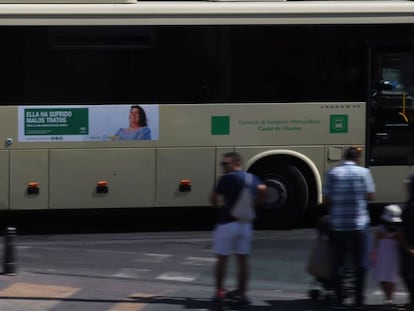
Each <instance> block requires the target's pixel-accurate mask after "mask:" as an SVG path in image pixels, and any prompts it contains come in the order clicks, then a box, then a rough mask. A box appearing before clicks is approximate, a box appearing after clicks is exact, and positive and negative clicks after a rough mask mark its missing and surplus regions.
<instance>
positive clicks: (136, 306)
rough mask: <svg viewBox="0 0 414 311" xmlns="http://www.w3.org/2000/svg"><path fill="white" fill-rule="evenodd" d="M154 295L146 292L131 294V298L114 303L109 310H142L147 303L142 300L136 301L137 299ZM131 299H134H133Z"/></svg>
mask: <svg viewBox="0 0 414 311" xmlns="http://www.w3.org/2000/svg"><path fill="white" fill-rule="evenodd" d="M153 296H154V295H150V294H145V293H134V294H132V295H131V298H130V299H129V300H125V302H120V303H117V304H116V305H114V306H113V307H112V308H111V309H109V310H108V311H141V310H144V308H145V307H146V305H147V304H146V303H141V302H135V301H134V300H135V299H138V298H147V297H153ZM131 299H134V300H132V301H131Z"/></svg>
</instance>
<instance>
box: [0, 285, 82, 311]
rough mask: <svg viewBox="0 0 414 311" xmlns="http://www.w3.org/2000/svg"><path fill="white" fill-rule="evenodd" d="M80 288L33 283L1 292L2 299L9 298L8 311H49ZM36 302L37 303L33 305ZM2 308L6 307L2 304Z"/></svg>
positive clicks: (14, 286) (11, 287)
mask: <svg viewBox="0 0 414 311" xmlns="http://www.w3.org/2000/svg"><path fill="white" fill-rule="evenodd" d="M79 290H80V288H76V287H66V286H54V285H42V284H31V283H19V282H18V283H14V284H12V285H10V286H8V287H6V288H4V289H3V290H1V291H0V297H1V298H3V299H4V298H9V299H8V301H9V302H10V306H11V307H10V309H8V310H39V311H40V310H49V309H50V308H52V307H54V306H55V305H57V304H59V303H61V300H64V298H67V297H69V296H72V295H73V294H74V293H76V292H77V291H79ZM33 300H36V303H35V304H34V303H33ZM2 306H4V305H3V304H2Z"/></svg>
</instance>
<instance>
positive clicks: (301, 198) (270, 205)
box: [256, 165, 309, 227]
mask: <svg viewBox="0 0 414 311" xmlns="http://www.w3.org/2000/svg"><path fill="white" fill-rule="evenodd" d="M256 174H257V175H258V176H259V177H260V178H261V179H262V181H263V182H264V183H265V184H266V185H267V187H268V196H267V199H266V202H265V203H264V204H262V205H261V206H260V208H259V209H258V210H257V212H258V222H259V223H262V222H264V223H265V224H266V225H275V224H276V225H277V226H278V227H280V226H283V227H286V226H289V227H290V226H292V225H293V224H295V223H296V222H297V221H298V220H299V218H300V216H301V215H302V214H303V212H304V211H305V209H306V206H307V205H308V201H309V188H308V184H307V183H306V179H305V177H304V176H303V174H302V172H301V171H300V170H299V169H298V168H297V167H295V166H293V165H289V166H285V167H279V168H274V169H272V171H271V172H269V173H263V172H256Z"/></svg>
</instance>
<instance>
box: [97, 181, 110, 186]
mask: <svg viewBox="0 0 414 311" xmlns="http://www.w3.org/2000/svg"><path fill="white" fill-rule="evenodd" d="M107 185H108V182H107V181H106V180H100V181H98V187H106V186H107Z"/></svg>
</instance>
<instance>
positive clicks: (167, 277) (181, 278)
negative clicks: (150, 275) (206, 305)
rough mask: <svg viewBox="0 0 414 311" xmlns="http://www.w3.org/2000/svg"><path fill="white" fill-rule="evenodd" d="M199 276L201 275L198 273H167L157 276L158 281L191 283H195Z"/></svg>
mask: <svg viewBox="0 0 414 311" xmlns="http://www.w3.org/2000/svg"><path fill="white" fill-rule="evenodd" d="M198 276H199V274H196V273H185V272H166V273H163V274H160V275H159V276H157V280H163V281H178V282H191V281H194V280H195V279H196V278H197V277H198Z"/></svg>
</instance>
